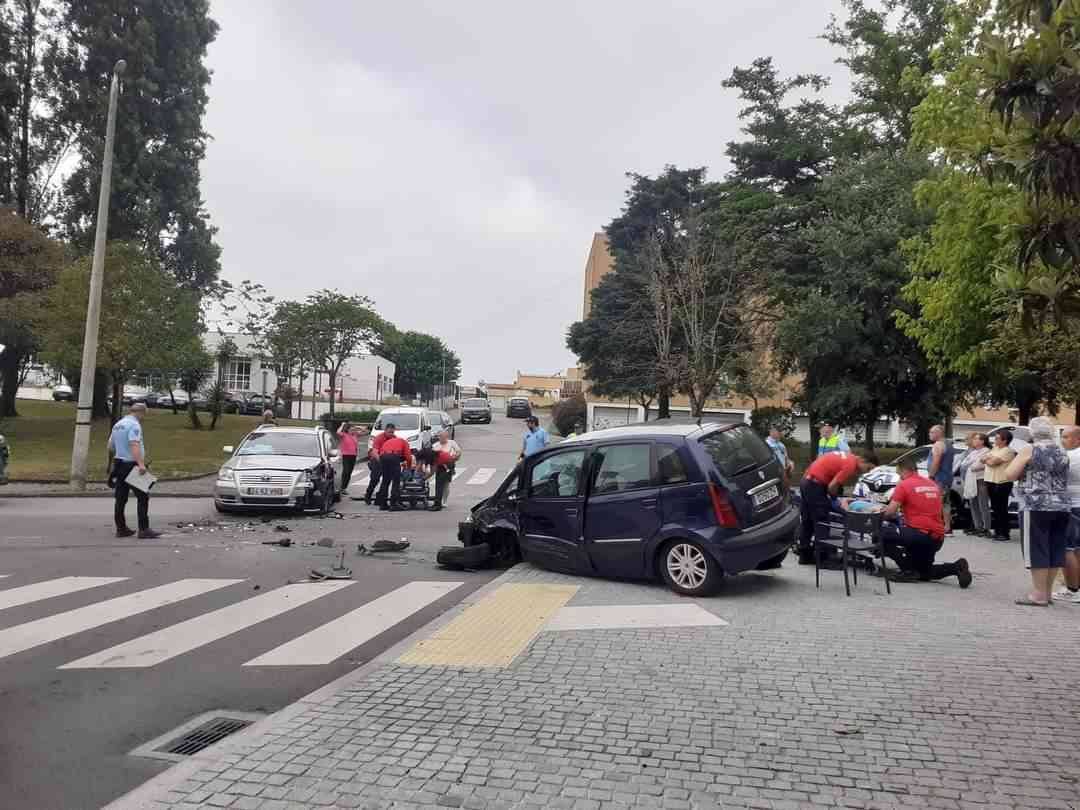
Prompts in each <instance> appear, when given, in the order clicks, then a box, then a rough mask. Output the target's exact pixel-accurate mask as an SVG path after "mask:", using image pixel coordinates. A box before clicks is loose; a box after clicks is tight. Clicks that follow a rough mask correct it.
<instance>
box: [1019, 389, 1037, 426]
mask: <svg viewBox="0 0 1080 810" xmlns="http://www.w3.org/2000/svg"><path fill="white" fill-rule="evenodd" d="M1038 403H1039V400H1038V399H1037V398H1036V397H1032V396H1029V397H1024V398H1023V399H1021V400H1020V401H1019V402H1017V403H1016V408H1017V410H1018V411H1019V412H1020V424H1021V425H1026V424H1028V423H1029V422H1031V417H1033V416H1036V415H1038V409H1037V405H1038Z"/></svg>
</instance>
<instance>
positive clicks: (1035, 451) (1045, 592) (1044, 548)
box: [1005, 416, 1070, 607]
mask: <svg viewBox="0 0 1080 810" xmlns="http://www.w3.org/2000/svg"><path fill="white" fill-rule="evenodd" d="M1031 442H1032V443H1031V444H1030V445H1028V446H1027V447H1025V448H1023V449H1022V450H1021V451H1020V452H1019V453H1017V455H1016V458H1014V459H1013V460H1012V461H1011V462H1009V467H1008V469H1007V470H1006V471H1005V474H1006V476H1007V477H1008V478H1009V480H1011V481H1020V482H1021V485H1022V487H1023V490H1024V512H1023V513H1022V520H1023V521H1024V527H1023V530H1022V532H1021V534H1022V536H1023V541H1024V546H1025V548H1024V558H1025V559H1026V560H1027V563H1028V568H1030V569H1031V586H1032V588H1031V593H1029V594H1028V595H1027V596H1022V597H1020V598H1019V599H1017V600H1016V604H1018V605H1033V606H1037V607H1046V606H1047V605H1049V604H1050V588H1051V587H1053V584H1054V579H1055V578H1056V577H1057V572H1058V569H1059V568H1061V567H1062V566H1063V565H1064V564H1065V538H1066V533H1067V532H1068V530H1069V506H1070V501H1069V494H1068V490H1069V456H1068V455H1067V454H1066V453H1065V451H1064V450H1062V449H1061V447H1060V446H1059V445H1058V443H1057V428H1056V426H1055V425H1054V420H1052V419H1048V418H1046V417H1044V416H1038V417H1036V418H1034V419H1032V420H1031Z"/></svg>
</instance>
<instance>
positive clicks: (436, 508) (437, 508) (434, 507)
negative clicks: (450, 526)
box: [428, 506, 442, 512]
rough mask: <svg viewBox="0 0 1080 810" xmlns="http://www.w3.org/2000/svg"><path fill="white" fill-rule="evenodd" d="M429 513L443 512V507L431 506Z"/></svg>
mask: <svg viewBox="0 0 1080 810" xmlns="http://www.w3.org/2000/svg"><path fill="white" fill-rule="evenodd" d="M428 511H429V512H441V511H442V507H441V506H429V507H428Z"/></svg>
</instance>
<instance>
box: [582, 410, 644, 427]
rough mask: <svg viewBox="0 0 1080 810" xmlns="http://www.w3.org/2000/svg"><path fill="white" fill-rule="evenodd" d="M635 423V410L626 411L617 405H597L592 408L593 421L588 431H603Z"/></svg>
mask: <svg viewBox="0 0 1080 810" xmlns="http://www.w3.org/2000/svg"><path fill="white" fill-rule="evenodd" d="M637 421H638V418H637V409H627V408H625V407H619V406H618V405H597V406H596V407H595V408H593V421H592V424H591V425H590V426H589V429H590V430H603V429H604V428H611V427H618V426H619V425H629V424H631V423H633V422H637Z"/></svg>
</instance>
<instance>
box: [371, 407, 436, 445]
mask: <svg viewBox="0 0 1080 810" xmlns="http://www.w3.org/2000/svg"><path fill="white" fill-rule="evenodd" d="M387 425H394V427H395V430H394V433H395V435H397V436H400V437H401V438H402V439H404V440H405V441H407V442H408V443H409V448H410V449H411V450H412V451H413V452H414V453H415V452H416V451H417V450H419V449H420V448H422V447H430V446H431V414H430V413H429V411H428V409H427V408H407V407H401V406H395V407H393V408H386V409H385V410H382V411H380V412H379V416H378V418H377V419H376V420H375V424H373V425H372V426H371V438H370V439H369V440H368V449H370V448H371V443H372V442H373V441H374V440H375V437H376V436H377V435H379V434H380V433H382V432H383V430H385V429H386V426H387Z"/></svg>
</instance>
